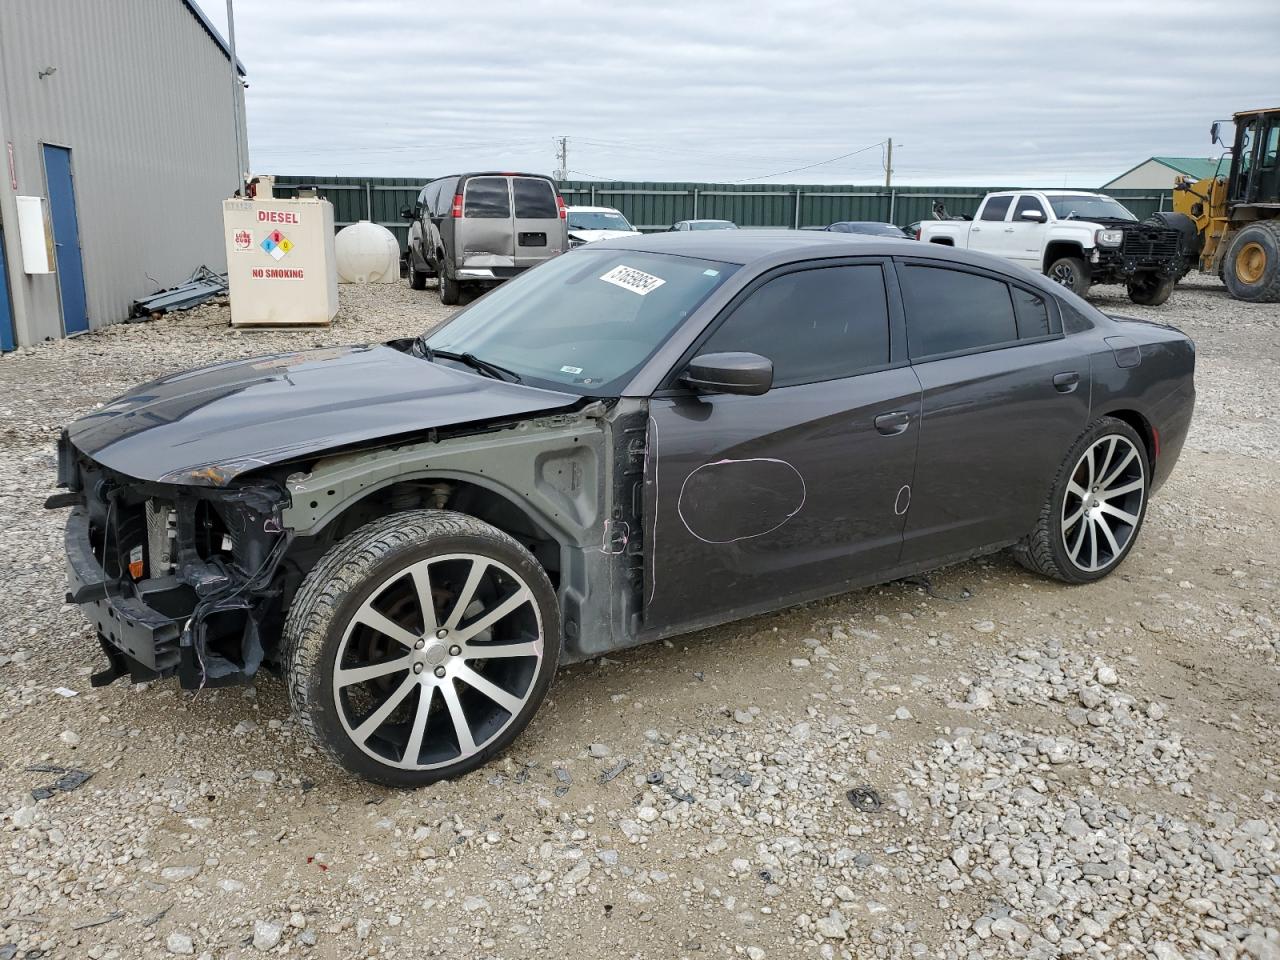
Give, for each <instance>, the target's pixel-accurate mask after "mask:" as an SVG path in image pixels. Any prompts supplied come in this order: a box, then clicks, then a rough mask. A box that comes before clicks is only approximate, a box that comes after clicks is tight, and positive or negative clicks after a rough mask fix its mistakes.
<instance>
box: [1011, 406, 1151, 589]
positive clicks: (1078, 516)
mask: <svg viewBox="0 0 1280 960" xmlns="http://www.w3.org/2000/svg"><path fill="white" fill-rule="evenodd" d="M1150 476H1151V469H1150V466H1149V464H1148V461H1147V449H1146V444H1144V443H1143V441H1142V438H1141V437H1139V436H1138V432H1137V431H1136V430H1134V429H1133V427H1131V426H1129V424H1127V423H1125V422H1124V421H1122V420H1116V419H1115V418H1113V417H1100V418H1098V419H1097V420H1095V421H1094V422H1093V423H1092V424H1090V426H1089V428H1088V429H1087V430H1085V432H1084V433H1083V434H1081V436H1080V438H1079V439H1078V440H1077V441H1076V442H1075V444H1074V445H1073V446H1072V448H1071V450H1070V451H1068V453H1067V456H1066V457H1065V458H1064V459H1063V461H1062V466H1061V467H1060V468H1059V472H1058V476H1057V477H1056V478H1055V479H1054V482H1053V487H1052V489H1050V491H1049V497H1048V499H1047V500H1046V501H1045V504H1044V506H1043V507H1042V508H1041V510H1040V517H1039V520H1038V522H1037V523H1036V528H1035V529H1034V530H1033V531H1032V532H1031V533H1030V534H1029V535H1028V536H1027V537H1026V538H1025V539H1023V540H1022V541H1021V542H1020V543H1019V544H1018V545H1017V546H1015V547H1014V548H1013V555H1014V558H1015V559H1017V561H1018V562H1019V563H1021V564H1022V565H1023V566H1024V567H1026V568H1027V569H1028V570H1034V571H1035V572H1036V573H1039V574H1043V575H1044V576H1046V577H1052V578H1053V579H1055V580H1061V581H1063V582H1064V583H1090V582H1092V581H1094V580H1100V579H1102V578H1103V577H1105V576H1106V575H1107V574H1108V573H1110V572H1111V571H1112V570H1114V569H1115V568H1116V567H1117V566H1119V565H1120V561H1122V560H1123V559H1124V558H1125V556H1126V555H1127V554H1128V553H1129V550H1130V549H1131V548H1132V547H1133V544H1134V542H1135V541H1136V540H1137V538H1138V531H1139V530H1141V529H1142V520H1143V518H1144V517H1145V516H1146V510H1147V491H1148V489H1150V484H1151V480H1150Z"/></svg>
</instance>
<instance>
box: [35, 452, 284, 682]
mask: <svg viewBox="0 0 1280 960" xmlns="http://www.w3.org/2000/svg"><path fill="white" fill-rule="evenodd" d="M169 481H173V482H169ZM58 486H59V487H61V488H63V489H64V490H65V491H66V492H64V493H59V494H55V495H54V496H52V497H50V498H49V500H48V501H47V502H46V504H45V505H46V507H48V508H50V509H58V508H66V507H70V508H71V513H70V515H69V516H68V518H67V524H66V534H65V547H66V556H67V577H68V591H67V602H68V603H74V604H77V605H79V606H80V608H81V610H82V612H83V613H84V615H85V617H86V618H87V619H88V621H89V623H90V624H92V625H93V626H94V628H95V629H96V632H97V636H98V642H99V644H100V645H101V647H102V650H103V652H104V653H105V654H106V657H107V666H106V667H105V668H104V669H103V670H101V671H99V672H98V673H96V674H94V675H93V678H92V682H93V685H94V686H103V685H106V684H109V683H111V682H112V681H114V680H116V679H118V678H120V677H123V676H128V677H130V678H131V679H132V680H134V681H135V682H137V681H142V680H153V679H158V678H162V677H171V676H177V677H178V679H179V681H180V682H181V684H182V686H183V687H186V688H188V689H198V688H201V687H206V686H209V687H213V686H224V685H228V684H235V683H243V682H245V680H247V679H248V678H249V677H251V676H252V675H253V674H254V673H255V672H256V671H257V669H258V667H259V666H260V665H261V663H262V660H263V656H264V652H265V651H264V643H263V626H264V623H265V622H266V621H267V619H268V618H269V617H271V616H273V615H275V614H278V612H279V600H280V596H279V593H280V587H279V581H278V578H277V577H276V575H275V574H276V568H277V566H278V565H279V563H280V561H281V560H282V558H283V557H284V555H285V552H286V551H287V549H288V546H289V534H288V533H287V532H286V531H285V530H284V529H283V527H282V525H281V522H280V516H281V511H282V510H283V509H285V508H286V507H287V506H288V504H289V497H288V494H287V492H286V491H285V489H284V487H283V486H282V485H280V484H279V483H277V482H276V481H274V480H272V479H270V478H262V477H257V478H254V479H252V480H248V479H246V480H243V481H237V480H235V479H233V477H232V476H231V475H230V474H229V473H227V472H220V471H218V470H217V469H216V468H215V467H206V468H202V469H201V470H195V471H191V472H190V473H189V475H187V476H184V477H169V476H166V477H164V478H162V479H161V480H159V481H147V480H139V479H136V478H133V477H129V476H127V475H125V474H123V473H121V472H119V471H117V470H114V469H111V468H109V467H106V466H104V465H102V464H100V463H98V462H97V461H95V460H93V459H91V458H89V457H87V456H85V455H83V454H82V453H81V452H80V451H79V450H77V449H76V447H75V446H74V445H73V444H72V443H71V441H70V439H69V438H68V436H67V434H66V433H64V434H63V435H62V437H61V439H60V440H59V444H58Z"/></svg>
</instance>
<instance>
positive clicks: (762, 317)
mask: <svg viewBox="0 0 1280 960" xmlns="http://www.w3.org/2000/svg"><path fill="white" fill-rule="evenodd" d="M736 351H747V352H749V353H757V354H759V355H760V356H762V357H767V358H768V359H770V360H772V361H773V383H774V386H777V387H787V386H793V385H795V384H800V383H817V382H819V381H822V380H835V379H838V378H841V377H851V376H853V375H855V374H857V373H859V372H863V371H866V370H869V369H874V368H876V367H883V366H884V365H885V364H887V363H888V362H889V306H888V300H887V298H886V295H885V286H884V271H883V270H882V269H881V267H880V265H879V264H857V265H850V266H839V267H823V268H821V269H817V270H801V271H798V272H796V273H788V274H784V275H783V276H781V277H777V278H775V279H773V280H770V281H769V282H768V283H765V284H764V285H763V286H761V287H759V288H757V289H756V290H755V291H753V292H752V293H751V294H750V296H748V297H747V299H746V300H744V301H743V302H742V304H741V305H740V306H738V307H737V308H736V309H735V310H734V311H733V313H732V314H730V316H729V317H728V319H726V320H725V321H724V323H722V324H721V325H720V327H719V328H718V329H717V330H716V331H715V332H714V333H713V334H712V335H711V337H710V339H709V340H708V341H707V342H706V343H705V344H704V345H703V346H702V347H700V348H699V352H700V353H720V352H736Z"/></svg>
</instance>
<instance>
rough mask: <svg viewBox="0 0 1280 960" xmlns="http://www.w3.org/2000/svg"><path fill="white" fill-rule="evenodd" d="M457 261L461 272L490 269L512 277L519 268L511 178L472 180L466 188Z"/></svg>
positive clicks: (457, 225) (457, 237) (458, 223)
mask: <svg viewBox="0 0 1280 960" xmlns="http://www.w3.org/2000/svg"><path fill="white" fill-rule="evenodd" d="M454 231H455V233H454V244H455V252H454V261H455V263H457V265H458V268H459V269H460V270H478V269H488V270H492V271H493V275H494V276H495V277H509V276H511V274H512V273H513V272H514V271H513V268H514V267H515V265H516V250H515V224H514V221H513V219H512V215H511V183H510V178H509V177H470V178H468V180H467V181H466V185H465V186H464V187H463V194H462V219H461V220H456V221H454Z"/></svg>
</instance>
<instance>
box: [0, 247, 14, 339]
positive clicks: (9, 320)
mask: <svg viewBox="0 0 1280 960" xmlns="http://www.w3.org/2000/svg"><path fill="white" fill-rule="evenodd" d="M13 346H14V344H13V314H12V313H11V312H10V309H9V274H8V272H7V268H6V266H5V259H4V231H3V230H0V352H3V351H5V350H12V349H13Z"/></svg>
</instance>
